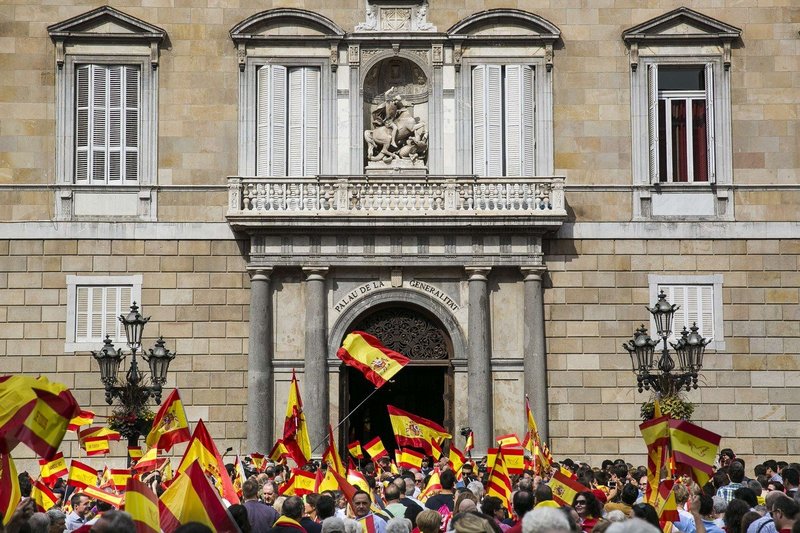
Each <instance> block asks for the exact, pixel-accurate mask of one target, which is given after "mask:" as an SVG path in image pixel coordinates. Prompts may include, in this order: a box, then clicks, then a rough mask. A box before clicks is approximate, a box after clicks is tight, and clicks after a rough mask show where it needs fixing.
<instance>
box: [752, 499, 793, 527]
mask: <svg viewBox="0 0 800 533" xmlns="http://www.w3.org/2000/svg"><path fill="white" fill-rule="evenodd" d="M785 496H786V495H785V494H783V493H782V492H777V491H772V492H768V493H767V495H766V497H765V498H764V500H765V502H764V506H765V507H766V508H767V512H766V514H764V516H763V517H761V518H759V519H758V520H756V521H755V522H753V523H752V524H750V527H748V528H747V533H776V531H777V530H776V529H775V521H774V520H773V519H772V508H773V506H774V505H775V502H776V501H777V500H778V499H779V498H783V497H785Z"/></svg>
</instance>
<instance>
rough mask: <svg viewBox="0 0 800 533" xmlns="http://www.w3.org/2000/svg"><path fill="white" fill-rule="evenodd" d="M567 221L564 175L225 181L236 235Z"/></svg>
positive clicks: (547, 225)
mask: <svg viewBox="0 0 800 533" xmlns="http://www.w3.org/2000/svg"><path fill="white" fill-rule="evenodd" d="M566 217H567V212H566V210H565V206H564V177H562V176H544V177H530V178H511V177H501V178H477V177H475V176H427V177H401V176H380V177H375V176H369V177H367V176H318V177H308V178H306V177H289V178H285V177H284V178H265V177H243V176H237V177H229V178H228V211H227V219H228V222H229V223H230V224H231V226H232V227H233V228H234V229H237V230H243V231H253V230H256V231H257V230H258V229H267V228H273V229H274V228H275V227H294V228H302V227H308V226H314V227H316V228H326V227H327V228H337V227H339V228H342V227H353V228H355V227H420V228H422V227H430V228H447V227H451V228H453V229H456V228H467V227H472V228H476V227H494V228H496V229H500V228H502V227H516V228H524V227H531V228H536V229H537V230H538V231H539V232H546V231H550V230H555V229H557V228H558V227H559V226H561V224H562V223H563V221H564V220H565V219H566Z"/></svg>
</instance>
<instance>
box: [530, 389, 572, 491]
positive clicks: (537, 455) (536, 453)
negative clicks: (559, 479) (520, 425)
mask: <svg viewBox="0 0 800 533" xmlns="http://www.w3.org/2000/svg"><path fill="white" fill-rule="evenodd" d="M525 414H526V415H527V417H528V435H527V438H526V441H527V442H528V450H529V451H530V452H531V455H533V458H534V462H535V463H537V466H538V470H539V471H538V472H537V473H538V474H540V475H545V474H546V473H548V472H550V468H551V467H552V464H553V457H552V456H551V455H550V450H549V449H548V448H547V444H546V443H544V442H542V439H541V438H540V437H539V430H538V428H537V427H536V420H535V419H534V418H533V412H532V411H531V405H530V402H529V401H528V397H527V396H526V397H525ZM569 505H572V502H571V501H570V503H569Z"/></svg>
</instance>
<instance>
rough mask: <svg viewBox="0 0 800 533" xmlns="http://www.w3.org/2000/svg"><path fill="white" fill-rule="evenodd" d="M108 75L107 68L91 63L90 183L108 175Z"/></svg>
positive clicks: (99, 180) (101, 181) (104, 180)
mask: <svg viewBox="0 0 800 533" xmlns="http://www.w3.org/2000/svg"><path fill="white" fill-rule="evenodd" d="M108 77H109V72H108V69H107V68H103V67H101V66H99V65H92V99H91V105H92V124H91V126H92V127H91V143H92V145H91V146H92V148H91V151H92V155H91V157H92V159H91V182H92V183H103V184H104V183H106V178H107V175H108V174H107V172H108V162H107V154H108Z"/></svg>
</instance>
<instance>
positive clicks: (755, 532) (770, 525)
mask: <svg viewBox="0 0 800 533" xmlns="http://www.w3.org/2000/svg"><path fill="white" fill-rule="evenodd" d="M762 525H763V526H764V527H761V526H762ZM759 528H760V529H759ZM777 531H778V530H777V529H776V528H775V522H773V521H772V517H771V516H770V515H769V513H767V514H765V515H764V516H762V517H761V518H759V519H758V520H756V521H755V522H753V523H752V524H750V526H749V527H748V528H747V533H777Z"/></svg>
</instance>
